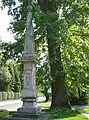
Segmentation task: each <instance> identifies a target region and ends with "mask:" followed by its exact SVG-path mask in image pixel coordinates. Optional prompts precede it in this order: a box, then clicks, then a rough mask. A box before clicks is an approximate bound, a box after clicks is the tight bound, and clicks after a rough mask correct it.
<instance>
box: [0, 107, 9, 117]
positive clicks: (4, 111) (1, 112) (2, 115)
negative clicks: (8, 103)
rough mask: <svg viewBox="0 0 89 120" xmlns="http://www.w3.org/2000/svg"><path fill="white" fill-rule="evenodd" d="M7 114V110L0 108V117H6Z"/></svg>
mask: <svg viewBox="0 0 89 120" xmlns="http://www.w3.org/2000/svg"><path fill="white" fill-rule="evenodd" d="M8 115H9V112H8V111H7V110H2V109H1V110H0V118H3V117H6V116H8Z"/></svg>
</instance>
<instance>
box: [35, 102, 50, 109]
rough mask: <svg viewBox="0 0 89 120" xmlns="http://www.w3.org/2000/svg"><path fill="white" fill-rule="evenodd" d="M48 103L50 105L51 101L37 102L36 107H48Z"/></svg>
mask: <svg viewBox="0 0 89 120" xmlns="http://www.w3.org/2000/svg"><path fill="white" fill-rule="evenodd" d="M50 105H51V102H44V103H40V104H37V106H38V107H42V108H49V107H50Z"/></svg>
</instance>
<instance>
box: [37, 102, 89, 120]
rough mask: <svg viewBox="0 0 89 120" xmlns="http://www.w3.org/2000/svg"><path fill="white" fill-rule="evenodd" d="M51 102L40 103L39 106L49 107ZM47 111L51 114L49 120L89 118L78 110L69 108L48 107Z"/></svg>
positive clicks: (82, 119)
mask: <svg viewBox="0 0 89 120" xmlns="http://www.w3.org/2000/svg"><path fill="white" fill-rule="evenodd" d="M50 104H51V103H50V102H47V103H42V104H39V105H38V106H40V107H43V108H49V107H50ZM45 111H46V112H48V114H50V119H49V120H89V119H88V118H86V117H84V116H83V115H81V114H80V113H79V112H78V110H69V109H46V110H45Z"/></svg>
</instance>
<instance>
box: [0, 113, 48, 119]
mask: <svg viewBox="0 0 89 120" xmlns="http://www.w3.org/2000/svg"><path fill="white" fill-rule="evenodd" d="M16 115H18V114H15V115H12V116H7V117H5V118H2V119H0V120H50V117H49V115H48V114H47V113H45V112H42V113H41V114H40V115H39V116H38V117H32V118H31V116H30V117H28V116H25V117H21V116H19V115H18V116H19V117H18V116H16Z"/></svg>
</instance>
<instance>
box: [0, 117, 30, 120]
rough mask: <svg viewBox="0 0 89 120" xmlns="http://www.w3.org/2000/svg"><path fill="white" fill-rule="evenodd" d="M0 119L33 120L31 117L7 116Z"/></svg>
mask: <svg viewBox="0 0 89 120" xmlns="http://www.w3.org/2000/svg"><path fill="white" fill-rule="evenodd" d="M0 120H31V119H29V118H17V117H5V118H2V119H0Z"/></svg>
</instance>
